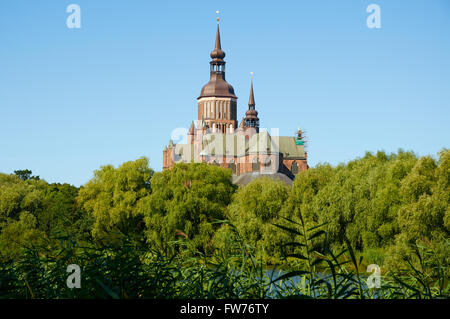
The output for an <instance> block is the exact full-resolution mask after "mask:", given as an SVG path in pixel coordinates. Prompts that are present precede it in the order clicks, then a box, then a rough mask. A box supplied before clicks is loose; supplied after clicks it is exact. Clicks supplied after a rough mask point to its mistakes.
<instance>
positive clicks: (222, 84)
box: [199, 73, 237, 99]
mask: <svg viewBox="0 0 450 319" xmlns="http://www.w3.org/2000/svg"><path fill="white" fill-rule="evenodd" d="M202 97H231V98H235V99H236V98H237V97H236V95H235V94H234V89H233V87H232V86H231V84H229V83H228V82H227V81H225V80H224V79H223V77H222V75H221V74H216V73H211V79H210V80H209V82H208V83H206V84H205V85H204V86H203V88H202V90H201V92H200V96H199V98H202Z"/></svg>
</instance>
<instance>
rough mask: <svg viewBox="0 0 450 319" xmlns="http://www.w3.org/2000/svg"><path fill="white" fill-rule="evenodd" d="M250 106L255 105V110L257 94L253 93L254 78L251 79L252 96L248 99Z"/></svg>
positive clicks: (250, 107)
mask: <svg viewBox="0 0 450 319" xmlns="http://www.w3.org/2000/svg"><path fill="white" fill-rule="evenodd" d="M248 106H249V109H252V107H253V110H254V109H255V95H254V94H253V79H252V80H251V84H250V97H249V99H248Z"/></svg>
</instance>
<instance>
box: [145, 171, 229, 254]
mask: <svg viewBox="0 0 450 319" xmlns="http://www.w3.org/2000/svg"><path fill="white" fill-rule="evenodd" d="M151 188H152V195H151V196H150V197H147V198H145V200H143V201H142V202H141V207H142V210H144V211H145V216H146V217H145V223H146V226H147V231H146V234H147V240H148V243H149V244H150V245H151V246H153V247H157V248H158V249H161V250H165V251H173V247H172V246H171V245H170V242H171V241H174V240H175V239H177V238H180V236H181V237H184V238H187V239H189V241H190V242H191V243H192V244H193V246H194V247H195V248H196V249H198V250H200V251H203V252H205V253H206V252H209V251H211V249H212V246H211V238H212V236H213V235H214V232H215V230H216V229H217V227H218V225H216V224H214V222H215V221H216V220H221V219H223V218H224V217H225V209H226V207H227V205H228V204H229V203H230V201H231V196H232V194H233V191H234V188H235V186H234V185H233V184H232V182H231V170H228V169H224V168H221V167H217V166H214V165H208V164H204V163H191V164H185V163H179V164H176V165H174V167H173V168H171V169H170V170H165V171H163V172H158V173H155V175H154V176H153V178H152V180H151Z"/></svg>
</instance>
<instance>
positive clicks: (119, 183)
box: [77, 158, 153, 243]
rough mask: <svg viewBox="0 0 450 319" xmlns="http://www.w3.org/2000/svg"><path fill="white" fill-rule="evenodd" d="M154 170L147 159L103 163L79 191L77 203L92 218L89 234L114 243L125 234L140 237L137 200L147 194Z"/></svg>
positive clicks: (137, 239) (140, 220)
mask: <svg viewBox="0 0 450 319" xmlns="http://www.w3.org/2000/svg"><path fill="white" fill-rule="evenodd" d="M152 175H153V170H152V169H151V168H149V161H148V159H147V158H140V159H138V160H136V161H129V162H125V163H123V164H122V165H120V166H119V167H118V168H114V167H113V166H112V165H106V166H103V167H101V168H100V169H99V170H96V171H95V172H94V178H93V179H91V180H90V181H89V182H88V183H87V184H86V185H84V186H83V187H82V188H81V189H80V192H79V195H78V198H77V202H78V204H79V205H80V206H82V207H83V208H84V209H85V210H86V211H87V213H89V214H91V216H92V217H93V219H94V221H93V228H92V236H93V237H94V238H95V239H97V240H100V241H102V242H107V243H116V242H118V241H120V240H121V239H122V238H123V237H124V236H127V237H130V238H133V239H134V240H135V241H136V242H140V241H142V240H143V231H144V222H143V217H144V216H143V213H142V211H141V210H140V209H139V205H138V204H139V202H140V201H142V200H143V199H145V198H146V197H148V196H150V194H151V186H150V179H151V177H152Z"/></svg>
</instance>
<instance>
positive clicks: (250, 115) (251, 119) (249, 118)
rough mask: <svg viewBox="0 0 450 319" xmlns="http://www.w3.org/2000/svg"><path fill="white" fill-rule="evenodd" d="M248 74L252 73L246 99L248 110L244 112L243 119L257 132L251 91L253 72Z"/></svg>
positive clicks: (253, 97) (256, 114) (253, 98)
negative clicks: (248, 94)
mask: <svg viewBox="0 0 450 319" xmlns="http://www.w3.org/2000/svg"><path fill="white" fill-rule="evenodd" d="M250 74H251V75H252V79H251V83H250V96H249V99H248V111H247V112H245V119H244V121H245V126H246V127H254V128H255V129H256V131H257V132H259V118H258V111H256V110H255V95H254V93H253V72H251V73H250Z"/></svg>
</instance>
